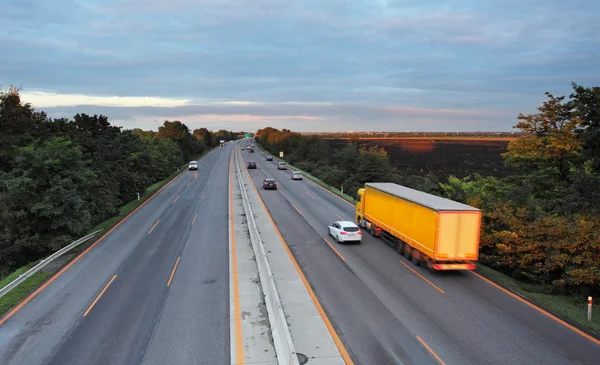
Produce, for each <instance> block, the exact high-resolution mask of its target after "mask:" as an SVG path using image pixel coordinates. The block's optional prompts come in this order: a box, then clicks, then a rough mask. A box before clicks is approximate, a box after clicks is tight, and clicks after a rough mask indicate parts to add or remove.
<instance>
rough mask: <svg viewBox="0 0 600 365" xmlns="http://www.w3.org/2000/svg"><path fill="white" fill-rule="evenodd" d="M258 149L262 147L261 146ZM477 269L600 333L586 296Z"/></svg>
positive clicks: (599, 321)
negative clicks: (557, 291)
mask: <svg viewBox="0 0 600 365" xmlns="http://www.w3.org/2000/svg"><path fill="white" fill-rule="evenodd" d="M261 149H263V148H262V147H261ZM263 150H264V149H263ZM273 158H274V159H276V160H278V161H281V160H282V159H280V158H277V157H276V156H273ZM288 166H289V167H290V168H292V169H294V170H296V171H301V172H302V174H303V175H304V176H306V177H307V178H309V179H311V180H312V181H314V182H315V183H317V184H319V185H321V186H322V187H324V188H325V189H327V190H329V191H331V192H333V193H334V194H337V195H338V196H341V197H343V198H344V199H345V200H347V201H349V202H350V203H354V199H353V198H352V197H350V196H348V195H346V194H344V195H342V194H341V191H340V190H339V189H336V188H334V187H332V186H330V185H328V184H326V183H325V182H323V181H322V180H320V179H319V178H317V177H315V176H312V175H310V174H308V173H306V172H304V171H302V170H300V169H297V168H296V167H294V166H292V165H289V164H288ZM477 272H478V273H479V274H481V275H482V276H485V277H486V278H488V279H490V280H491V281H493V282H495V283H496V284H498V285H500V286H502V287H504V288H506V289H508V290H510V291H512V292H514V293H517V294H519V295H520V296H522V297H523V298H525V299H526V300H529V301H530V302H532V303H534V304H536V305H537V306H539V307H540V308H543V309H545V310H547V311H548V312H550V313H552V314H554V315H556V316H557V317H560V318H561V319H563V320H565V321H566V322H569V323H570V324H572V325H573V326H576V327H578V328H580V329H583V330H585V331H587V332H589V333H591V334H593V335H595V336H598V337H600V314H596V315H595V316H594V315H593V316H592V321H591V322H588V321H587V298H576V297H573V296H567V295H554V294H550V293H551V288H550V286H548V285H541V284H531V283H525V282H521V281H518V280H516V279H513V278H511V277H510V276H507V275H505V274H503V273H501V272H499V271H496V270H494V269H492V268H490V267H487V266H484V265H477Z"/></svg>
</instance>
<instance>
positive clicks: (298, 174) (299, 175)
mask: <svg viewBox="0 0 600 365" xmlns="http://www.w3.org/2000/svg"><path fill="white" fill-rule="evenodd" d="M292 180H302V173H301V172H300V171H294V172H292Z"/></svg>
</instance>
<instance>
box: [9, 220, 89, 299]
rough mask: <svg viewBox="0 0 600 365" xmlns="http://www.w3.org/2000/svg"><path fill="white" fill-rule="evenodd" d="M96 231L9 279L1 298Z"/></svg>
mask: <svg viewBox="0 0 600 365" xmlns="http://www.w3.org/2000/svg"><path fill="white" fill-rule="evenodd" d="M98 232H100V230H98V231H96V232H92V233H90V234H88V235H87V236H85V237H81V238H80V239H78V240H77V241H74V242H71V243H70V244H68V245H67V246H65V247H63V248H61V249H60V250H58V251H56V252H55V253H53V254H52V255H50V256H48V257H46V258H45V259H43V260H42V261H40V263H39V264H37V265H35V266H34V267H32V268H31V269H29V270H27V272H25V273H23V274H21V275H20V276H19V277H18V278H16V279H15V280H13V281H11V282H10V284H8V285H7V286H5V287H4V288H2V289H0V298H2V297H3V296H5V295H6V294H8V292H10V291H11V290H13V289H14V288H16V287H17V286H19V284H21V283H22V282H24V281H25V280H27V279H28V278H30V277H31V276H32V275H33V274H35V273H36V272H38V271H40V270H41V269H42V268H43V267H44V266H46V265H48V264H49V263H51V262H52V261H54V260H55V259H56V258H58V257H60V256H62V255H63V254H64V253H66V252H67V251H69V250H71V249H72V248H74V247H77V246H79V245H80V244H82V243H84V242H87V241H89V240H90V239H91V238H93V237H94V236H95V235H97V234H98Z"/></svg>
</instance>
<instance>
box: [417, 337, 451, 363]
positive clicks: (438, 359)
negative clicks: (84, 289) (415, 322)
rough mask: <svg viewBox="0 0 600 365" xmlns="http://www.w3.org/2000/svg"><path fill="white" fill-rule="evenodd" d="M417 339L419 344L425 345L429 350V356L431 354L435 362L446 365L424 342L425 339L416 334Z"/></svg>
mask: <svg viewBox="0 0 600 365" xmlns="http://www.w3.org/2000/svg"><path fill="white" fill-rule="evenodd" d="M417 340H419V342H421V344H422V345H423V346H425V348H426V349H427V351H429V353H430V354H431V356H433V357H434V358H435V359H436V360H437V362H439V363H440V365H446V363H445V362H444V360H442V359H441V358H440V357H439V356H438V355H437V354H436V353H435V351H433V349H432V348H431V347H429V345H428V344H426V343H425V341H423V339H422V338H421V337H419V336H417Z"/></svg>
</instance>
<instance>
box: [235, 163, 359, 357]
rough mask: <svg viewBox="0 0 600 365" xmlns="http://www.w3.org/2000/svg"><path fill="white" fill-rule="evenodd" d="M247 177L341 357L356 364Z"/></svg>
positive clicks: (252, 182) (252, 183)
mask: <svg viewBox="0 0 600 365" xmlns="http://www.w3.org/2000/svg"><path fill="white" fill-rule="evenodd" d="M246 175H248V179H249V180H250V186H252V189H254V192H255V193H256V196H257V197H258V201H259V202H260V204H261V205H262V206H263V208H264V210H265V212H266V213H267V217H268V218H269V220H270V221H271V224H272V225H273V228H274V229H275V232H276V233H277V236H279V240H280V241H281V244H282V245H283V247H284V248H285V250H286V252H287V254H288V256H289V258H290V260H291V261H292V264H293V265H294V267H295V268H296V271H297V272H298V274H299V275H300V278H301V279H302V282H303V283H304V286H305V287H306V290H307V291H308V294H310V297H311V298H312V300H313V303H315V306H316V307H317V310H318V311H319V314H320V315H321V318H322V319H323V322H325V326H326V327H327V330H328V331H329V334H330V335H331V337H332V339H333V342H334V343H335V345H336V347H337V348H338V351H339V352H340V355H342V358H343V359H344V362H345V363H346V365H354V362H353V361H352V359H351V358H350V355H349V354H348V351H347V350H346V348H345V347H344V344H343V343H342V340H340V337H339V336H338V334H337V332H336V331H335V328H333V325H332V324H331V321H330V320H329V317H327V314H326V313H325V310H324V309H323V306H322V305H321V303H320V302H319V299H317V296H316V295H315V292H314V291H313V290H312V288H311V286H310V284H309V283H308V280H307V279H306V276H305V275H304V273H303V272H302V269H301V268H300V266H299V265H298V262H297V261H296V258H295V257H294V255H293V254H292V251H290V248H289V247H288V244H287V242H285V239H283V236H282V235H281V232H279V228H277V225H276V224H275V221H274V220H273V217H271V214H270V213H269V210H268V209H267V207H266V205H265V203H264V202H263V200H262V198H261V196H260V194H259V193H258V190H257V189H256V186H255V185H254V181H252V178H250V174H249V173H248V171H247V170H246Z"/></svg>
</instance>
